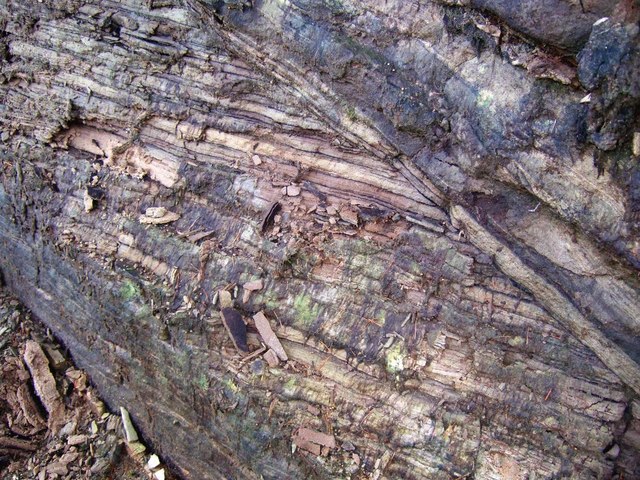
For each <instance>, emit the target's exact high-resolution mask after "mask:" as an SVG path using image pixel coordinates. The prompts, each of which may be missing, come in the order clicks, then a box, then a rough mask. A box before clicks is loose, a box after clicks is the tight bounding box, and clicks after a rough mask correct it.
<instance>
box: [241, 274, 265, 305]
mask: <svg viewBox="0 0 640 480" xmlns="http://www.w3.org/2000/svg"><path fill="white" fill-rule="evenodd" d="M242 288H243V289H244V292H243V293H242V303H247V302H248V301H249V298H250V297H251V292H255V291H257V290H262V279H258V280H252V281H251V282H247V283H245V284H244V285H243V286H242Z"/></svg>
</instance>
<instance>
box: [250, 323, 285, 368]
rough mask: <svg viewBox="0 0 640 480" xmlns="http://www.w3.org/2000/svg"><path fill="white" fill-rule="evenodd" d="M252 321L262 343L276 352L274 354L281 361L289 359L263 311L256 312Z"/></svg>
mask: <svg viewBox="0 0 640 480" xmlns="http://www.w3.org/2000/svg"><path fill="white" fill-rule="evenodd" d="M253 321H254V322H255V324H256V328H257V329H258V333H260V336H261V337H262V340H264V343H265V344H266V345H267V346H268V347H269V348H271V349H272V350H273V351H274V352H275V353H276V355H278V358H279V359H280V360H282V361H283V362H286V361H287V360H289V357H287V353H286V352H285V351H284V348H282V344H281V343H280V340H278V337H277V336H276V334H275V333H273V330H272V329H271V325H270V324H269V320H268V319H267V317H265V316H264V313H262V312H258V313H256V314H255V315H254V316H253ZM267 361H268V360H267Z"/></svg>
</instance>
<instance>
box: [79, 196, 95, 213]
mask: <svg viewBox="0 0 640 480" xmlns="http://www.w3.org/2000/svg"><path fill="white" fill-rule="evenodd" d="M82 201H83V203H84V211H85V212H87V213H89V212H90V211H91V210H93V207H94V204H93V198H91V195H89V192H88V191H87V190H85V191H84V193H83V194H82Z"/></svg>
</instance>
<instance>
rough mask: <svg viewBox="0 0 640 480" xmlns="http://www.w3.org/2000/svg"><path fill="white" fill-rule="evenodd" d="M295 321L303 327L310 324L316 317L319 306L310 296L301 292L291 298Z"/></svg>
mask: <svg viewBox="0 0 640 480" xmlns="http://www.w3.org/2000/svg"><path fill="white" fill-rule="evenodd" d="M293 308H294V310H295V311H296V317H297V321H298V322H299V323H300V324H302V325H303V326H305V327H308V326H309V325H311V324H312V323H313V322H314V320H316V319H317V318H318V314H319V313H320V307H319V306H318V305H317V304H313V305H312V302H311V297H310V296H309V295H305V294H304V293H301V294H300V295H298V296H297V297H296V298H295V299H294V300H293Z"/></svg>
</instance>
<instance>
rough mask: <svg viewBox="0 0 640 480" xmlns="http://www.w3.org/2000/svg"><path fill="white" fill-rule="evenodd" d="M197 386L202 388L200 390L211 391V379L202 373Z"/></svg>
mask: <svg viewBox="0 0 640 480" xmlns="http://www.w3.org/2000/svg"><path fill="white" fill-rule="evenodd" d="M196 385H197V386H198V387H199V388H200V390H202V391H205V392H206V391H207V390H208V389H209V379H208V378H207V376H206V375H205V374H204V373H202V374H201V375H200V376H199V377H198V379H197V380H196Z"/></svg>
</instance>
